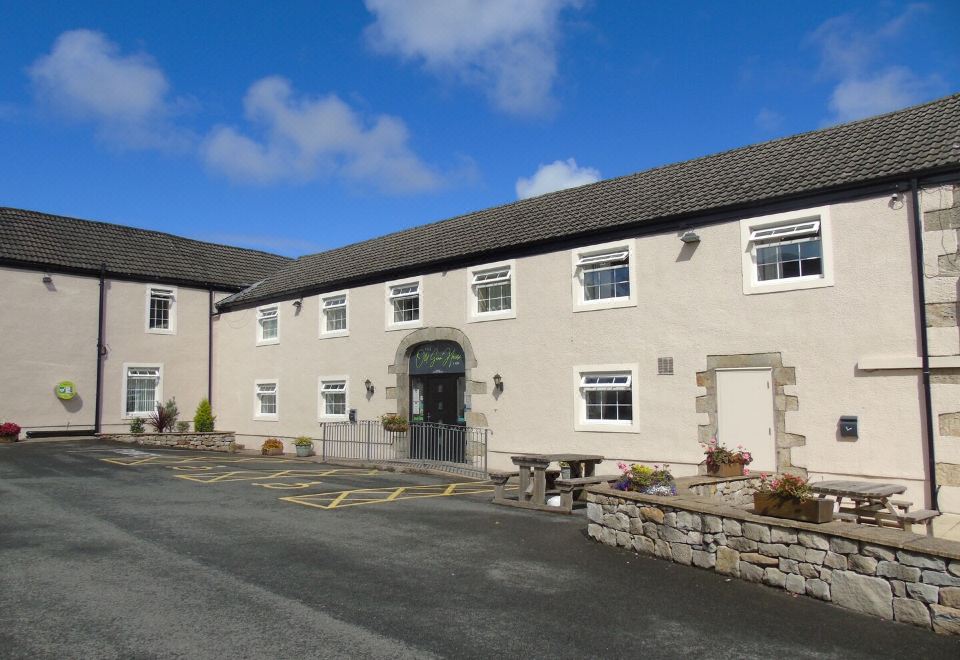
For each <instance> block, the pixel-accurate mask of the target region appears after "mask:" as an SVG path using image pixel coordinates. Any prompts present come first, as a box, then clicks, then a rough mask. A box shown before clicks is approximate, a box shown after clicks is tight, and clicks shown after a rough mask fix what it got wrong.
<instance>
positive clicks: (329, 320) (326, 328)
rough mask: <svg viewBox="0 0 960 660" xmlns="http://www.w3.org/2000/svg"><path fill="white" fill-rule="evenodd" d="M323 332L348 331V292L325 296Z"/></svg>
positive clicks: (337, 332)
mask: <svg viewBox="0 0 960 660" xmlns="http://www.w3.org/2000/svg"><path fill="white" fill-rule="evenodd" d="M322 314H323V319H322V320H321V323H322V324H323V326H322V329H321V332H322V333H323V334H345V333H346V331H347V294H345V293H343V294H338V295H333V296H329V297H326V298H323V312H322Z"/></svg>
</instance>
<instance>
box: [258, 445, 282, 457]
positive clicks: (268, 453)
mask: <svg viewBox="0 0 960 660" xmlns="http://www.w3.org/2000/svg"><path fill="white" fill-rule="evenodd" d="M260 453H261V454H263V455H264V456H283V447H276V448H273V449H261V450H260Z"/></svg>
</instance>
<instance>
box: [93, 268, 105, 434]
mask: <svg viewBox="0 0 960 660" xmlns="http://www.w3.org/2000/svg"><path fill="white" fill-rule="evenodd" d="M106 269H107V265H106V264H100V304H99V310H98V313H97V400H96V403H95V405H94V413H93V416H94V420H93V432H94V433H100V417H101V416H102V414H103V401H102V399H103V353H104V346H103V325H104V307H105V305H104V303H105V302H106V299H107V291H106V287H105V286H104V275H105V273H106Z"/></svg>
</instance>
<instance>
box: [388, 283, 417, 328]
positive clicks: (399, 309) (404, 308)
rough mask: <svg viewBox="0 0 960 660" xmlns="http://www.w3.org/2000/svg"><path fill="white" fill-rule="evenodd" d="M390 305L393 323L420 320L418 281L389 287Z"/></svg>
mask: <svg viewBox="0 0 960 660" xmlns="http://www.w3.org/2000/svg"><path fill="white" fill-rule="evenodd" d="M390 305H391V307H392V308H393V322H394V323H397V324H399V323H414V322H416V321H419V320H420V283H419V282H413V283H411V284H401V285H397V286H393V287H390Z"/></svg>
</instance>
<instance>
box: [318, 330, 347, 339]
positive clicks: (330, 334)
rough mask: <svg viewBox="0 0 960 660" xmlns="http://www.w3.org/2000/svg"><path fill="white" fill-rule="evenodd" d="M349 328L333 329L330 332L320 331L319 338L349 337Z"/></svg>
mask: <svg viewBox="0 0 960 660" xmlns="http://www.w3.org/2000/svg"><path fill="white" fill-rule="evenodd" d="M349 336H350V331H349V330H333V331H331V332H321V333H320V339H335V338H337V337H349Z"/></svg>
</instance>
